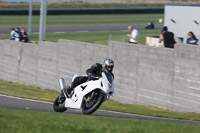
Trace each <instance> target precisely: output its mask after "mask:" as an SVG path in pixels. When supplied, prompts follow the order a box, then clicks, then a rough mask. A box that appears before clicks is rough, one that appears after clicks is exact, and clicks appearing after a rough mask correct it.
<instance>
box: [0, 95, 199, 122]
mask: <svg viewBox="0 0 200 133" xmlns="http://www.w3.org/2000/svg"><path fill="white" fill-rule="evenodd" d="M0 107H1V108H9V109H19V110H34V111H42V112H54V110H53V103H50V102H43V101H38V100H31V99H23V98H18V97H12V96H6V95H1V94H0ZM64 113H65V114H74V115H82V113H81V111H80V110H72V109H69V110H67V111H65V112H64ZM92 116H105V117H117V118H129V119H141V120H154V121H164V122H175V123H187V124H200V122H199V121H190V120H178V119H169V118H160V117H152V116H144V115H135V114H128V113H120V112H114V111H105V110H97V111H96V112H95V113H93V114H92Z"/></svg>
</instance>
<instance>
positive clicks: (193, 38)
mask: <svg viewBox="0 0 200 133" xmlns="http://www.w3.org/2000/svg"><path fill="white" fill-rule="evenodd" d="M185 43H186V44H194V45H198V39H197V38H196V36H195V35H194V33H193V32H192V31H190V32H189V33H188V38H187V40H186V42H185Z"/></svg>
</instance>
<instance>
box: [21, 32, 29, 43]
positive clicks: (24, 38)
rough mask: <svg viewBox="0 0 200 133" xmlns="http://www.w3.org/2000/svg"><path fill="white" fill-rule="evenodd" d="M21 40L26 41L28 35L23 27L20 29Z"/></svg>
mask: <svg viewBox="0 0 200 133" xmlns="http://www.w3.org/2000/svg"><path fill="white" fill-rule="evenodd" d="M20 40H21V42H28V35H27V33H26V30H25V29H21V38H20Z"/></svg>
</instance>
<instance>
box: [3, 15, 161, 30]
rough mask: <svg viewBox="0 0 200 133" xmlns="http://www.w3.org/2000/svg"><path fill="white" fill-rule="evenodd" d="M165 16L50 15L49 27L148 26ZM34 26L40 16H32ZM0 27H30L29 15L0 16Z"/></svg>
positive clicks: (37, 24) (37, 23) (48, 17)
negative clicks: (150, 22) (149, 23)
mask: <svg viewBox="0 0 200 133" xmlns="http://www.w3.org/2000/svg"><path fill="white" fill-rule="evenodd" d="M159 18H163V14H115V15H48V16H47V26H78V25H135V24H147V23H148V22H149V21H153V22H154V23H155V24H158V19H159ZM32 25H33V26H39V16H32ZM0 26H10V27H13V26H14V27H17V26H19V27H25V26H28V15H27V16H25V15H21V16H19V15H12V16H5V15H0Z"/></svg>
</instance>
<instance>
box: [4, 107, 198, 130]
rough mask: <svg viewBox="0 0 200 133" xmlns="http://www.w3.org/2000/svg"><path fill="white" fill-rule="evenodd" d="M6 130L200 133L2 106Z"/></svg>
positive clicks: (151, 123) (169, 126) (177, 126)
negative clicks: (4, 107) (10, 108)
mask: <svg viewBox="0 0 200 133" xmlns="http://www.w3.org/2000/svg"><path fill="white" fill-rule="evenodd" d="M0 130H1V132H2V133H61V132H66V133H198V132H199V131H200V126H199V125H189V124H177V123H170V122H157V121H145V120H134V119H122V118H121V119H120V118H112V117H98V116H83V115H80V116H77V115H69V114H62V113H44V112H35V111H19V110H9V109H3V108H0Z"/></svg>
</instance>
